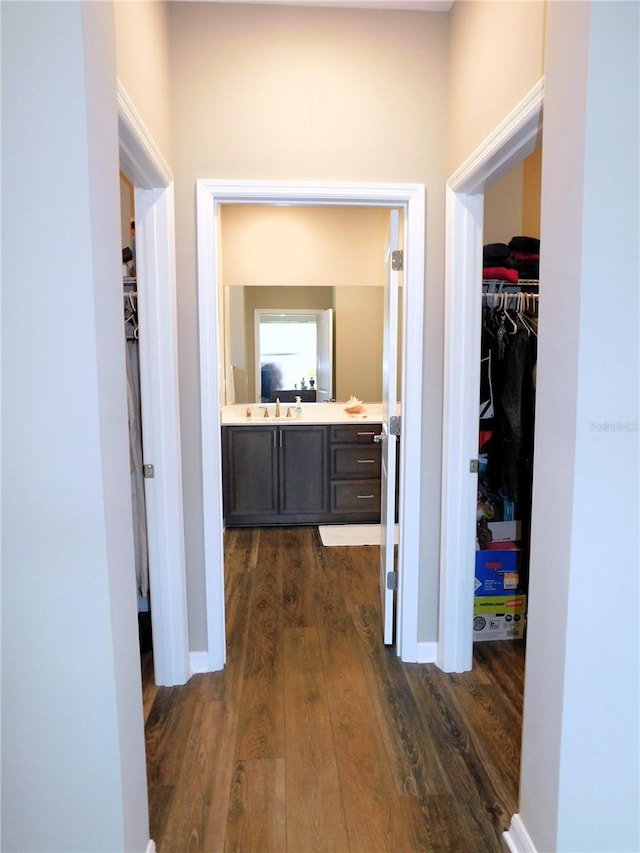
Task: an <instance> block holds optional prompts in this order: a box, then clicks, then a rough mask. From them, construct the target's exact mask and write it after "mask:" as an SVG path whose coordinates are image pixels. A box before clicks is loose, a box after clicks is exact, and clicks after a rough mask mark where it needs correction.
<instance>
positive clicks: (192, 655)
mask: <svg viewBox="0 0 640 853" xmlns="http://www.w3.org/2000/svg"><path fill="white" fill-rule="evenodd" d="M189 664H190V666H191V674H192V675H195V674H196V673H198V672H209V671H210V667H209V652H189Z"/></svg>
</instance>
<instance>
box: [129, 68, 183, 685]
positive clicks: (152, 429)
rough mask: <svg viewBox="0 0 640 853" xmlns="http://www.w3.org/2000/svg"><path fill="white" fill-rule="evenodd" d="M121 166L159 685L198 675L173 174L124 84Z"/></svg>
mask: <svg viewBox="0 0 640 853" xmlns="http://www.w3.org/2000/svg"><path fill="white" fill-rule="evenodd" d="M118 136H119V149H120V169H121V171H122V173H123V174H125V175H126V176H127V178H128V179H129V180H130V181H131V183H132V185H133V187H134V209H135V211H136V270H137V279H138V285H137V287H138V298H137V302H138V317H139V323H140V328H141V334H140V338H139V345H138V346H139V358H140V383H141V390H142V395H141V404H142V406H141V408H142V429H143V434H144V452H145V458H144V462H145V464H150V465H152V466H153V473H154V474H155V476H154V477H149V478H148V479H145V497H146V509H147V513H146V514H147V535H148V555H149V586H150V590H151V625H152V636H153V660H154V676H155V681H156V684H158V685H162V686H171V685H175V684H184V683H186V681H187V680H188V679H189V677H190V676H191V673H192V668H191V665H190V661H189V645H188V635H187V603H186V600H187V599H186V580H185V557H184V530H183V513H182V468H181V459H180V454H179V447H180V420H179V410H178V371H177V332H176V293H175V285H176V283H175V260H174V248H173V247H174V245H175V235H174V230H175V229H174V214H173V206H174V205H173V176H172V174H171V171H170V170H169V168H168V166H167V164H166V163H165V161H164V159H163V158H162V155H161V154H160V152H159V151H158V149H157V147H156V146H155V143H154V142H153V139H152V138H151V136H150V134H149V132H148V131H147V129H146V128H145V126H144V124H143V123H142V121H141V119H140V117H139V115H138V114H137V112H136V110H135V108H134V106H133V104H132V103H131V101H130V99H129V97H128V96H127V94H126V92H125V91H124V89H123V87H122V86H121V84H120V83H118Z"/></svg>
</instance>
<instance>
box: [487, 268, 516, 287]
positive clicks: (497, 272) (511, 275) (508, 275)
mask: <svg viewBox="0 0 640 853" xmlns="http://www.w3.org/2000/svg"><path fill="white" fill-rule="evenodd" d="M482 278H486V279H495V280H497V281H509V282H511V284H517V283H518V270H510V269H507V267H483V269H482Z"/></svg>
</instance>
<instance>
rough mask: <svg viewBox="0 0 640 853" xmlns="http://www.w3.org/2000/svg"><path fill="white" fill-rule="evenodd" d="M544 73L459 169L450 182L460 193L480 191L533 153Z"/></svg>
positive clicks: (448, 183) (539, 116)
mask: <svg viewBox="0 0 640 853" xmlns="http://www.w3.org/2000/svg"><path fill="white" fill-rule="evenodd" d="M543 100H544V77H541V78H540V80H538V82H537V83H536V84H535V86H534V87H533V88H532V89H531V90H530V91H529V92H528V93H527V94H526V95H525V96H524V98H523V99H522V100H521V101H520V103H519V104H517V105H516V106H515V107H514V109H513V110H512V111H511V112H510V113H509V115H508V116H507V117H506V118H505V119H504V120H503V121H502V122H501V123H500V124H499V125H498V127H496V128H495V130H494V131H493V132H492V133H490V134H489V136H487V138H486V139H485V140H484V142H483V143H482V144H481V145H480V146H479V147H478V148H476V150H475V151H474V152H473V153H472V154H471V155H470V156H469V157H467V159H466V160H465V161H464V163H463V164H462V165H461V166H460V167H459V168H458V169H456V171H455V172H454V173H453V175H452V176H451V177H450V178H449V180H448V181H447V185H448V186H449V187H451V189H452V190H453V191H454V192H457V193H481V192H484V190H485V189H486V188H487V187H488V186H489V185H490V184H492V183H495V182H496V181H498V180H500V178H502V177H504V176H505V175H506V174H508V173H509V172H510V171H511V170H512V169H513V167H514V166H516V165H517V164H518V163H520V162H522V160H523V159H524V158H525V157H528V156H529V154H531V153H533V151H535V148H536V144H537V142H538V137H539V134H540V130H541V127H542V103H543Z"/></svg>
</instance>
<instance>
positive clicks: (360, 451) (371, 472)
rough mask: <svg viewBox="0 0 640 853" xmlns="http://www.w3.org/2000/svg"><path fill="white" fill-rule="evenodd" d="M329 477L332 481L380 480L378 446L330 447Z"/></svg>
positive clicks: (336, 445) (335, 445) (339, 445)
mask: <svg viewBox="0 0 640 853" xmlns="http://www.w3.org/2000/svg"><path fill="white" fill-rule="evenodd" d="M331 477H332V478H334V479H338V480H340V479H343V478H347V479H356V480H368V479H373V480H376V479H380V445H379V444H369V445H367V446H365V447H354V446H353V445H343V444H334V445H332V446H331Z"/></svg>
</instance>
